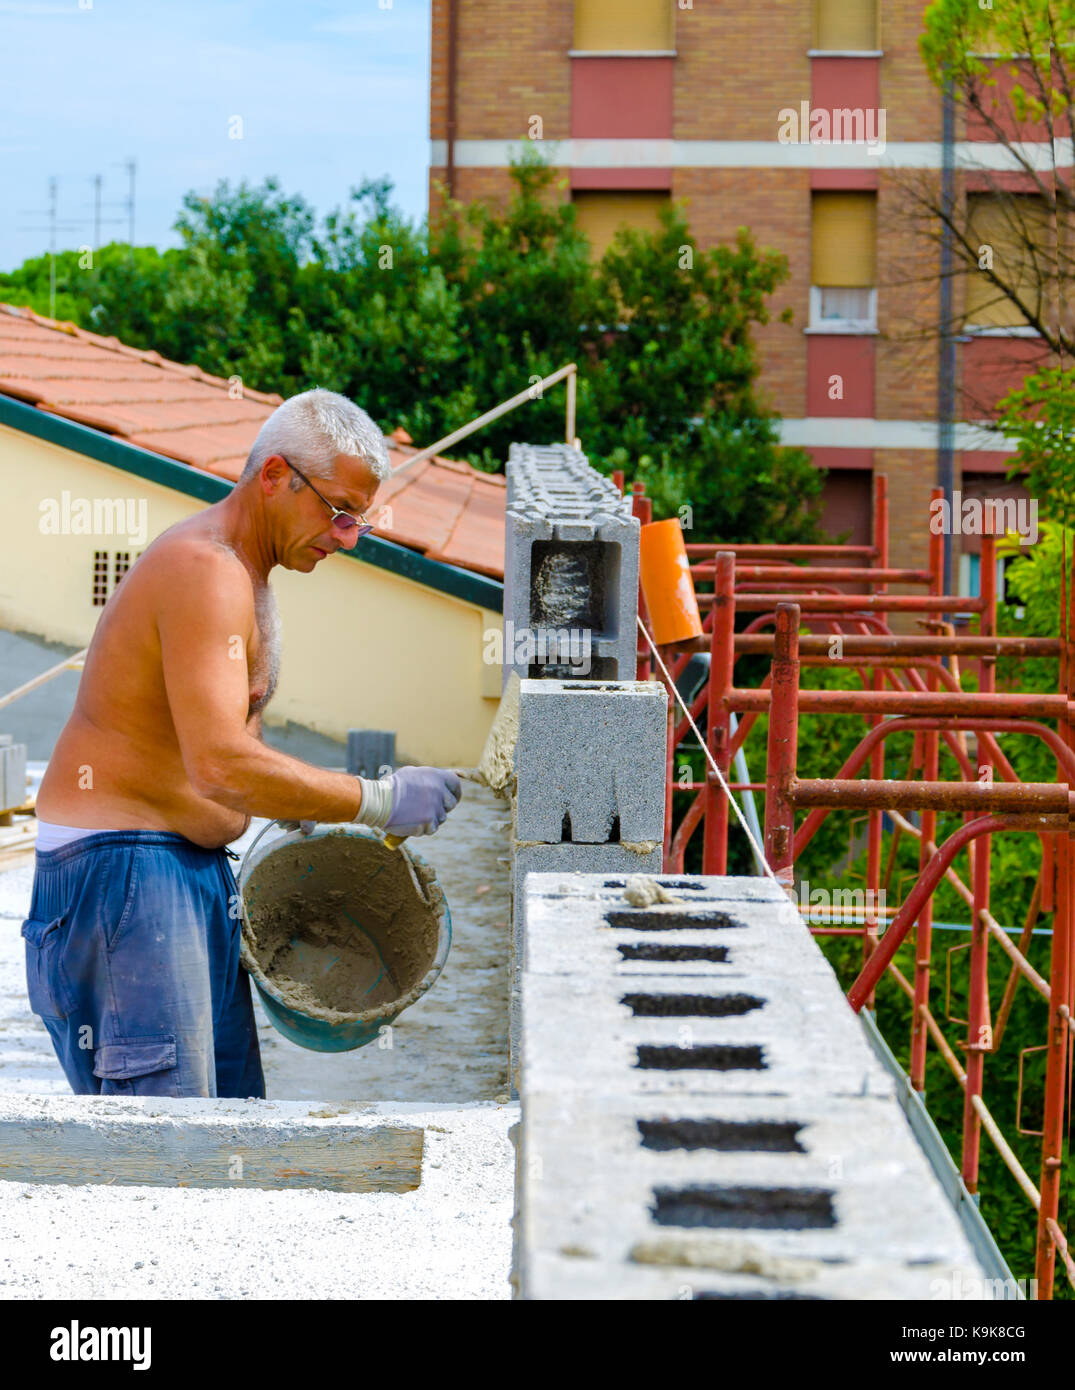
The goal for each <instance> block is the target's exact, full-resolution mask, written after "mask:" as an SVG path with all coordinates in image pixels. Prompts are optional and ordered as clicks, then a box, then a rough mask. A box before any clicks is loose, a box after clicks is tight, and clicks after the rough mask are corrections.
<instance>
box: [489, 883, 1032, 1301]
mask: <svg viewBox="0 0 1075 1390" xmlns="http://www.w3.org/2000/svg"><path fill="white" fill-rule="evenodd" d="M656 877H657V881H658V882H659V883H661V884H662V885H663V886H664V887H666V888H667V889H668V890H669V891H670V892H673V893H676V894H677V895H678V896H679V898H680V899H681V900H682V901H679V902H673V903H667V904H655V905H654V906H652V907H646V908H638V907H633V906H631V905H630V904H629V903H628V902H627V901H626V899H625V897H624V883H625V880H624V879H623V878H619V877H618V876H616V875H611V874H609V875H601V876H598V875H596V874H591V875H585V876H582V875H579V876H575V877H572V876H570V875H560V874H554V873H544V874H531V875H530V876H529V877H528V878H527V879H526V880H525V914H524V917H525V930H524V935H523V941H522V943H521V945H522V950H523V961H522V964H523V967H524V968H523V970H522V972H521V974H520V977H519V987H520V1014H521V1018H520V1030H519V1039H518V1043H519V1046H518V1052H519V1056H520V1063H519V1067H518V1088H519V1094H520V1101H521V1114H522V1118H521V1121H520V1127H519V1134H518V1139H517V1143H518V1208H517V1216H516V1222H517V1242H516V1283H517V1287H518V1290H519V1292H520V1295H521V1296H522V1297H524V1298H567V1297H572V1298H596V1297H605V1298H610V1297H611V1298H620V1297H624V1298H692V1299H693V1298H700V1299H701V1298H714V1299H715V1298H729V1299H735V1298H773V1299H788V1298H800V1297H817V1298H887V1299H891V1298H921V1299H936V1298H944V1297H959V1298H962V1297H968V1298H975V1297H988V1296H989V1292H988V1285H987V1283H986V1281H985V1279H984V1273H983V1271H982V1269H981V1267H980V1265H979V1264H978V1262H977V1260H976V1258H975V1256H974V1254H973V1252H972V1250H971V1247H970V1245H969V1242H968V1240H967V1238H966V1236H965V1235H964V1232H963V1229H962V1227H961V1225H960V1222H959V1219H958V1216H957V1215H956V1213H955V1211H954V1209H953V1208H952V1206H951V1205H950V1203H949V1201H948V1198H947V1196H946V1195H945V1192H944V1189H943V1188H942V1186H941V1184H940V1183H939V1182H938V1181H937V1178H936V1176H935V1175H934V1173H933V1170H932V1168H931V1167H930V1164H929V1161H928V1159H927V1158H926V1156H925V1154H924V1153H923V1151H922V1150H921V1149H920V1147H919V1145H918V1143H917V1141H916V1139H915V1137H914V1135H913V1133H912V1131H911V1129H910V1126H909V1124H908V1122H907V1119H906V1117H905V1116H904V1114H903V1111H902V1109H901V1107H900V1104H899V1101H898V1098H897V1095H896V1088H895V1082H894V1080H893V1078H892V1077H891V1075H890V1074H889V1073H888V1071H887V1070H886V1069H885V1068H884V1067H883V1066H882V1064H881V1063H880V1062H879V1060H878V1059H877V1057H876V1054H875V1053H874V1051H873V1049H872V1048H871V1047H870V1045H869V1043H868V1040H867V1038H866V1035H865V1033H864V1031H863V1029H862V1026H861V1024H860V1022H859V1020H858V1018H857V1016H856V1015H855V1014H854V1013H853V1012H852V1011H851V1009H850V1007H849V1006H848V1004H847V1002H846V999H845V998H844V996H843V994H842V991H841V989H840V986H839V984H838V982H837V980H836V977H835V975H834V974H833V972H832V970H831V969H830V967H829V966H828V964H827V962H826V961H825V960H824V958H823V957H822V955H821V952H820V950H819V949H818V947H817V943H816V942H815V941H814V940H813V938H812V937H811V936H810V934H809V932H808V930H807V928H806V926H805V924H804V923H803V922H802V921H801V919H800V918H799V915H798V913H797V912H796V911H795V910H794V909H792V908H791V907H790V905H789V904H788V903H787V900H786V898H785V897H784V895H783V894H782V893H781V891H780V889H779V888H778V887H777V886H776V885H775V884H773V883H772V882H770V881H767V880H757V879H728V878H723V879H717V878H694V877H691V876H673V875H657V876H656ZM647 943H651V944H656V945H659V946H665V945H667V946H671V947H682V948H690V947H692V946H697V945H702V946H704V947H707V948H709V949H710V950H711V951H712V952H713V958H712V959H698V958H687V959H683V960H681V959H679V958H677V955H676V952H675V951H674V950H673V951H672V952H671V953H670V954H669V955H667V956H661V955H659V954H658V955H652V954H649V953H646V952H642V953H641V954H640V955H638V954H635V955H632V954H631V953H630V951H628V954H626V955H625V954H624V951H623V948H624V947H625V946H626V947H628V948H632V949H633V948H635V947H637V946H644V945H646V944H647ZM953 1289H958V1290H959V1292H952V1290H953ZM946 1291H947V1292H946ZM1001 1296H1002V1295H1001ZM1009 1296H1010V1295H1009Z"/></svg>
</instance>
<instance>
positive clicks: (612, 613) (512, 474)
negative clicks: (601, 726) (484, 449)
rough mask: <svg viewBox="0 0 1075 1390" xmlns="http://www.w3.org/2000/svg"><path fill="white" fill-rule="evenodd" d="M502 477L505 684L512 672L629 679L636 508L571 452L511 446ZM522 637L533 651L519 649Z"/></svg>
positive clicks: (634, 611)
mask: <svg viewBox="0 0 1075 1390" xmlns="http://www.w3.org/2000/svg"><path fill="white" fill-rule="evenodd" d="M506 472H507V481H508V498H507V514H506V536H505V541H506V547H505V570H504V634H505V641H504V678H505V680H506V679H507V676H508V674H509V673H510V672H511V671H512V670H515V671H516V672H517V673H518V674H519V676H520V677H523V676H529V675H531V674H533V675H539V674H543V673H544V672H546V671H547V672H548V673H549V674H550V675H553V676H556V675H564V676H568V677H586V676H592V677H596V678H599V679H610V680H629V679H630V678H631V677H633V675H634V672H635V646H636V641H637V635H636V619H637V613H638V536H639V525H638V521H637V518H635V517H633V516H632V515H631V503H630V499H628V498H623V497H621V496H620V494H619V492H618V491H617V490H616V488H615V487H614V485H613V484H612V483H611V482H610V481H609V479H607V478H605V477H604V476H603V475H602V474H600V473H598V472H597V471H596V470H595V469H593V468H591V467H590V465H589V463H588V462H587V461H586V458H585V457H584V455H582V454H581V453H579V451H578V450H576V449H572V448H569V447H568V446H567V445H566V444H556V445H549V446H547V447H543V448H542V447H538V446H535V445H531V444H513V445H512V446H511V449H510V451H509V456H508V462H507V468H506ZM526 634H530V635H531V637H532V639H533V641H534V642H535V643H536V644H537V651H536V652H535V651H534V650H533V649H531V650H529V651H527V649H526V646H525V642H523V643H522V645H520V638H521V636H525V635H526ZM568 634H575V638H576V639H578V640H575V643H574V646H572V645H571V643H569V642H568ZM580 641H581V643H582V646H583V648H584V651H585V658H584V659H582V660H580V654H579V650H578V647H579V642H580ZM559 646H566V656H567V658H568V659H567V660H565V659H564V657H565V652H563V651H561V652H559V654H558V652H557V648H558V647H559Z"/></svg>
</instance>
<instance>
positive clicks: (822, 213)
mask: <svg viewBox="0 0 1075 1390" xmlns="http://www.w3.org/2000/svg"><path fill="white" fill-rule="evenodd" d="M812 213H813V216H812V224H813V225H812V229H811V230H812V256H811V259H812V269H811V273H810V283H811V284H813V285H822V286H843V287H847V288H858V289H864V288H865V289H870V288H872V287H873V286H874V285H876V284H877V195H876V194H875V193H815V194H814V195H813V198H812Z"/></svg>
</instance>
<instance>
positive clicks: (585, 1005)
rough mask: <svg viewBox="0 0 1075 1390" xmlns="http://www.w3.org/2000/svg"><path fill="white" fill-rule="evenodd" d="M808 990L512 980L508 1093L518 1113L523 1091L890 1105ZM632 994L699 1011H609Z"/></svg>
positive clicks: (834, 1012) (874, 1067) (753, 984)
mask: <svg viewBox="0 0 1075 1390" xmlns="http://www.w3.org/2000/svg"><path fill="white" fill-rule="evenodd" d="M531 929H532V928H531ZM819 983H822V981H821V979H820V977H813V978H812V979H811V980H810V981H809V982H806V981H796V980H781V981H773V980H767V979H766V978H765V977H764V976H745V977H744V976H739V977H737V978H735V979H734V980H728V981H722V982H720V983H719V984H718V983H717V982H715V981H714V980H712V979H709V980H706V981H701V982H697V983H695V982H693V981H692V982H691V984H690V985H685V984H684V983H683V981H682V979H681V978H680V977H677V976H665V975H658V974H651V975H646V976H637V977H634V978H632V979H630V980H624V979H622V978H620V979H616V980H613V981H609V980H608V979H607V978H606V979H604V980H602V979H600V978H594V977H592V976H591V977H588V978H587V977H585V976H582V975H579V976H570V975H568V976H556V975H531V974H529V973H525V972H524V974H523V976H522V978H521V996H522V997H521V1027H520V1033H519V1039H520V1048H519V1050H520V1055H521V1057H522V1061H523V1067H522V1084H521V1085H520V1087H519V1094H520V1095H521V1096H522V1097H523V1100H524V1104H525V1100H526V1096H527V1095H528V1094H530V1093H531V1092H532V1091H543V1092H558V1093H563V1094H568V1093H570V1092H579V1093H583V1094H588V1093H591V1092H592V1093H593V1094H596V1095H633V1096H641V1095H661V1096H665V1097H668V1098H669V1099H673V1098H678V1097H685V1096H694V1095H707V1096H709V1095H716V1096H722V1097H723V1096H737V1095H777V1096H799V1097H811V1096H813V1097H819V1096H844V1097H856V1098H860V1097H863V1096H874V1097H878V1096H882V1097H892V1096H894V1094H895V1088H894V1082H893V1079H892V1077H891V1076H890V1075H889V1073H888V1072H887V1071H886V1070H885V1069H884V1067H883V1066H882V1065H881V1064H880V1062H879V1061H878V1060H877V1058H876V1056H875V1055H874V1054H873V1052H872V1050H871V1049H870V1048H869V1046H868V1045H867V1043H866V1040H865V1038H864V1037H863V1035H862V1029H861V1026H860V1024H859V1022H858V1019H857V1018H856V1017H855V1015H854V1014H853V1013H852V1012H851V1010H850V1008H849V1007H848V1006H847V1004H846V1002H845V1001H844V1000H843V998H842V996H841V995H840V993H839V991H838V989H834V990H833V992H832V993H829V992H828V991H827V990H823V989H819V988H817V985H818V984H819ZM834 984H835V982H834ZM632 995H636V996H637V995H641V996H643V997H647V996H648V997H653V998H656V996H658V995H663V996H665V997H666V998H670V999H672V1000H677V999H678V1000H684V999H696V1000H698V1001H700V1002H699V1003H698V1004H697V1005H696V1006H694V1007H695V1008H696V1009H697V1012H692V1013H671V1012H670V1013H668V1014H665V1015H659V1014H650V1015H646V1014H637V1013H635V1012H634V1011H633V1010H632V1008H631V1007H630V1006H629V1005H628V1004H625V1003H622V1002H621V1000H622V999H624V998H625V997H630V996H632ZM744 997H746V998H750V999H758V1000H760V1001H761V1004H760V1006H759V1007H756V1008H752V1009H750V1010H749V1011H748V1012H745V1013H742V1014H734V1013H732V1014H728V1015H726V1016H723V1017H722V1016H720V1015H719V1014H707V1013H705V1012H704V1010H705V1009H706V1008H707V1007H709V1008H714V1009H716V1008H720V1007H721V1006H724V1005H726V1006H728V1007H734V1006H735V1001H737V1000H739V999H742V998H744ZM684 1007H687V1006H684Z"/></svg>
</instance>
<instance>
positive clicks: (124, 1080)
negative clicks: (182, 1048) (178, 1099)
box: [93, 1034, 177, 1096]
mask: <svg viewBox="0 0 1075 1390" xmlns="http://www.w3.org/2000/svg"><path fill="white" fill-rule="evenodd" d="M176 1062H177V1053H176V1046H175V1038H174V1037H172V1036H171V1035H170V1034H162V1035H160V1036H158V1037H155V1038H114V1039H113V1040H112V1042H110V1043H102V1045H101V1046H100V1047H99V1048H98V1049H97V1051H96V1052H95V1053H94V1054H93V1074H94V1076H98V1077H100V1078H101V1081H102V1082H103V1084H102V1086H101V1094H102V1095H124V1094H129V1095H141V1096H174V1095H175V1094H176V1078H175V1068H176Z"/></svg>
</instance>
